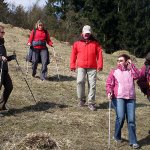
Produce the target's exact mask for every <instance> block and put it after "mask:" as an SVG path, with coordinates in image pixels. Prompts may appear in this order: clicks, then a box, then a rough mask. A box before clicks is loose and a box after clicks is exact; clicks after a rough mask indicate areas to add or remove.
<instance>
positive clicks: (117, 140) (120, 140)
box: [113, 136, 122, 143]
mask: <svg viewBox="0 0 150 150" xmlns="http://www.w3.org/2000/svg"><path fill="white" fill-rule="evenodd" d="M113 139H114V141H115V142H117V143H121V142H122V139H116V138H115V137H114V136H113Z"/></svg>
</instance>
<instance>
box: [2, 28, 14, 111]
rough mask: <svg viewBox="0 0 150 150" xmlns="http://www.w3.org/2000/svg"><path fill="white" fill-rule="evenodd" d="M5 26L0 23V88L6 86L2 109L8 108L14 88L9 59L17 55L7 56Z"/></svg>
mask: <svg viewBox="0 0 150 150" xmlns="http://www.w3.org/2000/svg"><path fill="white" fill-rule="evenodd" d="M4 34H5V32H4V27H3V26H2V25H0V79H1V80H0V88H1V87H2V85H3V86H4V91H3V94H2V97H1V100H0V111H2V110H7V108H6V103H7V100H8V98H9V96H10V94H11V92H12V90H13V84H12V80H11V78H10V75H9V73H8V61H11V60H14V59H15V58H16V55H11V56H7V52H6V49H5V46H4V43H5V41H4V38H3V36H4Z"/></svg>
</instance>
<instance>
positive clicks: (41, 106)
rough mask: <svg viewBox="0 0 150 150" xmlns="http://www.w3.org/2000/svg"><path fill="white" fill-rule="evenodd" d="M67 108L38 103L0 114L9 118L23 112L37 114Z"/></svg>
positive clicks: (61, 105) (53, 104)
mask: <svg viewBox="0 0 150 150" xmlns="http://www.w3.org/2000/svg"><path fill="white" fill-rule="evenodd" d="M67 107H69V106H68V105H65V104H56V103H53V102H38V103H36V104H35V105H30V106H26V107H23V108H18V109H15V108H13V109H9V110H8V111H2V112H0V113H1V114H2V115H3V116H11V115H14V116H15V115H16V114H20V113H23V112H38V111H47V110H48V109H64V108H67Z"/></svg>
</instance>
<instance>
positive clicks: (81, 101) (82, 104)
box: [78, 100, 86, 107]
mask: <svg viewBox="0 0 150 150" xmlns="http://www.w3.org/2000/svg"><path fill="white" fill-rule="evenodd" d="M85 103H86V101H85V100H80V101H79V104H78V106H79V107H84V105H85Z"/></svg>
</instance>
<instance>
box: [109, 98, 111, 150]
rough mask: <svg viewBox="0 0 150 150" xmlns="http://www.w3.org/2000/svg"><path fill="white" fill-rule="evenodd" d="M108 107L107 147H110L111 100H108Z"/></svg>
mask: <svg viewBox="0 0 150 150" xmlns="http://www.w3.org/2000/svg"><path fill="white" fill-rule="evenodd" d="M108 109H109V119H108V120H109V121H108V124H109V129H108V149H110V111H111V100H109V108H108Z"/></svg>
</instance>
